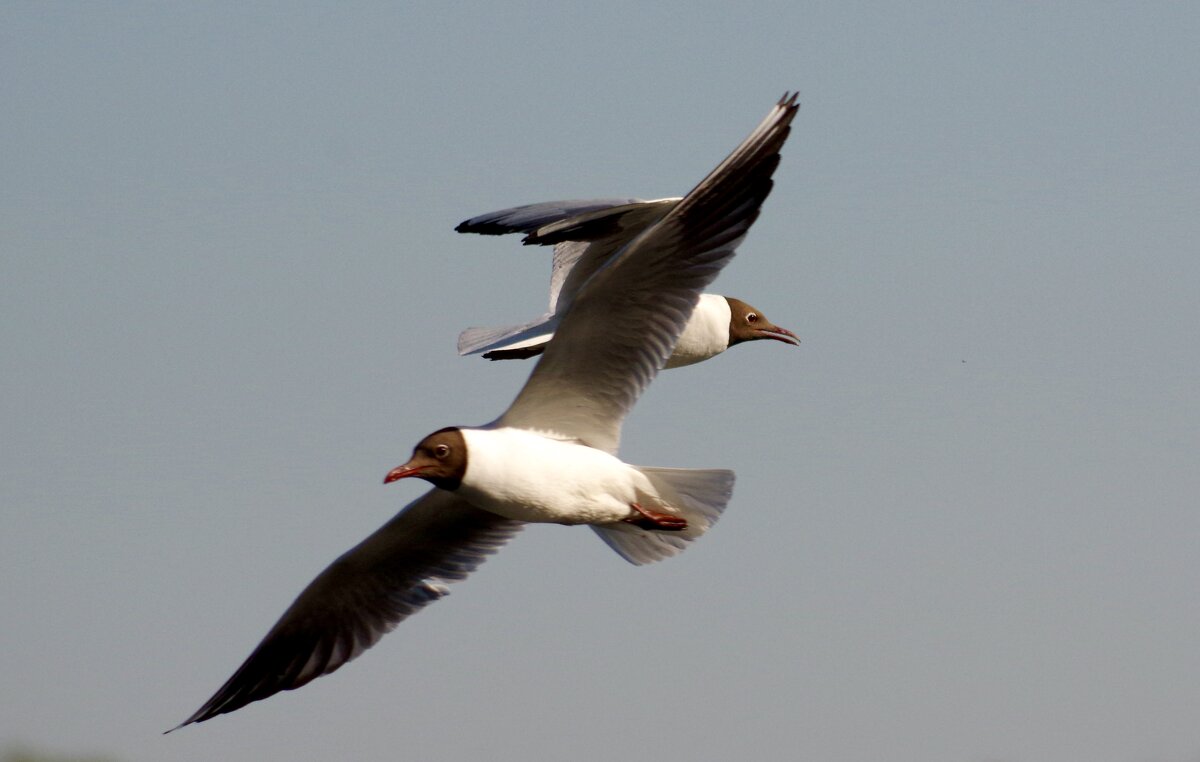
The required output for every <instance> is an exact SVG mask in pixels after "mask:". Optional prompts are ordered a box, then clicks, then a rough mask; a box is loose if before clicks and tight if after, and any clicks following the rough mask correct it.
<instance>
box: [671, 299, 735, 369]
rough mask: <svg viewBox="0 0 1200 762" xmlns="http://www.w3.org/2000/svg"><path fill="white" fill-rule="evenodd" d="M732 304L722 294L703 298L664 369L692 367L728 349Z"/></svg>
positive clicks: (697, 304) (689, 319)
mask: <svg viewBox="0 0 1200 762" xmlns="http://www.w3.org/2000/svg"><path fill="white" fill-rule="evenodd" d="M731 316H732V313H731V312H730V310H729V302H728V301H726V300H725V297H723V296H721V295H720V294H701V295H700V301H699V302H697V303H696V309H695V310H693V311H692V316H691V317H690V318H688V322H687V326H686V327H685V328H684V329H683V333H682V334H681V335H680V337H679V343H677V344H676V345H675V351H673V352H672V353H671V357H670V359H668V360H667V364H666V365H664V366H663V367H665V368H678V367H681V366H684V365H691V364H693V363H698V362H701V361H703V360H707V359H708V358H710V357H715V356H717V355H719V354H721V353H722V352H724V351H725V350H726V349H728V348H729V319H730V317H731Z"/></svg>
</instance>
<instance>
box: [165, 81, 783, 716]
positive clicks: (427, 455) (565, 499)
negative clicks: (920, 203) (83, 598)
mask: <svg viewBox="0 0 1200 762" xmlns="http://www.w3.org/2000/svg"><path fill="white" fill-rule="evenodd" d="M797 109H798V106H797V105H796V96H795V95H785V96H784V97H783V98H782V99H780V101H779V102H778V103H777V104H776V105H775V107H774V108H772V109H771V111H770V113H769V114H768V115H767V117H766V119H764V120H763V122H762V123H761V124H759V125H758V127H756V128H755V129H754V131H753V132H751V133H750V135H749V136H748V137H747V138H746V139H745V140H744V141H742V143H741V144H740V145H739V146H738V147H737V148H736V149H735V150H734V151H733V153H731V154H730V155H729V156H728V157H727V158H726V159H725V160H724V161H722V162H721V163H720V164H719V165H718V166H717V167H716V169H714V170H713V171H712V172H711V173H709V175H708V176H707V177H706V178H704V180H702V181H701V182H700V184H699V185H697V186H696V187H695V188H694V189H693V190H692V191H691V192H690V193H688V194H687V195H686V196H685V197H684V198H683V199H682V200H680V201H679V202H678V203H675V204H673V205H672V206H671V208H670V209H669V210H667V211H666V212H665V213H664V214H663V215H662V217H661V218H660V219H659V220H658V221H656V222H654V223H653V224H651V225H649V226H647V227H645V228H644V229H643V230H642V231H641V232H640V233H638V234H637V235H635V236H634V237H633V238H632V240H630V241H629V242H628V243H626V244H625V245H624V246H623V247H621V249H620V250H619V251H617V252H616V253H615V254H614V255H613V256H611V257H609V258H608V259H607V260H606V261H605V262H604V263H603V265H601V266H600V267H598V268H596V270H595V272H593V273H592V274H591V275H590V277H588V279H587V281H586V282H585V283H583V284H582V285H581V286H580V287H579V289H578V292H577V293H576V294H575V296H574V298H573V300H572V302H571V305H570V309H568V310H567V311H566V313H565V314H564V315H562V318H561V321H560V322H559V323H558V325H557V331H556V334H555V337H554V339H553V340H552V341H550V342H549V343H548V344H547V345H546V348H545V353H544V354H543V356H542V357H541V359H540V360H539V361H538V363H537V365H536V366H535V367H534V369H533V372H532V374H531V375H530V377H529V379H528V381H527V382H526V383H525V386H524V387H523V388H522V389H521V391H520V393H519V394H518V395H517V397H516V399H515V400H514V401H513V403H512V404H511V405H510V406H509V408H508V410H506V411H505V412H504V414H503V415H501V416H500V417H499V418H498V419H496V420H495V421H493V422H492V423H490V424H487V425H484V426H478V427H449V428H445V429H440V430H438V431H436V432H434V433H432V434H430V435H428V436H426V437H425V438H424V439H422V440H421V441H420V442H419V443H418V444H417V446H416V447H415V448H414V450H413V455H412V457H411V458H410V459H409V460H408V462H407V463H405V464H404V465H402V466H399V467H397V468H395V469H393V470H392V471H391V472H389V473H388V475H387V477H386V478H385V482H392V481H397V480H401V479H406V478H412V477H416V478H419V479H424V480H426V481H428V482H430V483H431V484H432V485H433V488H432V489H431V490H430V491H429V492H428V493H426V494H425V495H424V496H423V497H420V498H418V499H417V500H415V501H414V502H412V503H411V504H409V505H408V506H407V507H406V508H404V509H403V510H402V511H401V512H400V513H399V514H397V515H396V516H395V517H394V518H392V519H391V520H390V521H388V522H387V523H386V524H384V526H383V527H382V528H380V529H379V530H377V531H376V532H375V533H374V534H372V535H371V536H369V537H368V538H367V539H365V540H363V541H362V542H361V543H360V544H358V545H357V546H355V547H354V548H351V549H350V550H349V551H347V552H346V553H345V554H343V555H342V556H341V557H340V558H338V559H337V560H336V561H334V562H333V563H332V564H331V565H330V566H329V567H328V568H326V569H325V570H324V571H323V572H321V573H320V574H319V575H318V576H317V578H316V579H314V580H313V581H312V582H311V583H310V584H309V585H308V587H307V588H305V589H304V591H303V592H301V593H300V596H299V597H298V598H297V599H296V600H295V602H294V603H292V605H291V606H290V607H289V608H288V609H287V611H285V612H284V614H283V616H282V617H281V618H280V619H279V621H278V622H276V624H275V626H274V627H272V628H271V630H270V631H269V632H268V633H267V635H266V637H265V638H263V640H262V642H261V643H260V644H259V645H258V647H257V648H255V649H254V651H253V652H252V653H251V654H250V656H249V657H248V658H247V659H246V661H245V662H244V663H243V664H242V666H241V667H239V668H238V670H237V671H236V672H234V674H233V676H232V677H230V678H229V680H228V681H226V683H225V684H224V685H223V686H221V688H220V689H219V690H218V691H217V692H216V694H215V695H213V697H212V698H210V699H209V700H208V701H207V702H205V704H204V705H203V706H201V707H200V708H199V709H198V710H197V711H196V712H195V713H194V714H193V715H192V716H190V717H188V719H187V720H185V721H184V722H183V723H182V724H181V725H180V726H179V727H183V725H188V724H191V723H194V722H202V721H204V720H208V719H211V718H212V717H215V716H217V715H219V714H224V713H226V712H232V711H234V710H236V709H239V708H241V707H243V706H245V705H246V704H249V703H250V702H252V701H258V700H260V699H264V698H267V697H268V696H272V695H274V694H275V693H278V692H279V691H284V690H292V689H294V688H299V687H300V686H302V685H304V684H306V683H308V682H309V681H311V680H313V679H314V678H316V677H319V676H321V675H325V674H328V673H330V672H333V671H334V670H336V669H338V668H339V667H341V666H342V665H343V664H345V663H346V662H348V661H350V660H351V659H353V658H355V657H356V656H358V655H359V654H361V653H362V652H363V651H364V650H366V649H367V648H370V647H371V646H372V645H374V644H375V643H376V642H377V641H378V640H379V638H380V637H382V636H383V635H384V633H386V632H388V631H390V630H391V629H392V628H394V627H395V626H396V625H397V624H398V623H399V622H400V621H401V620H403V619H404V618H405V617H407V616H409V615H410V614H413V613H414V612H416V611H417V610H419V609H420V608H421V607H423V606H425V605H427V604H429V603H431V602H432V601H435V600H437V599H438V598H439V597H441V596H442V595H444V594H445V593H446V585H447V583H450V582H454V581H457V580H461V579H463V578H464V577H466V576H467V575H468V574H469V573H470V572H472V571H474V569H475V568H476V567H478V566H479V564H480V563H482V562H483V560H484V559H485V558H486V557H487V556H488V555H489V554H491V553H493V552H495V551H496V550H497V549H498V548H499V547H500V546H502V545H503V544H504V543H506V542H507V541H508V540H509V539H510V538H511V537H512V536H513V535H514V534H516V533H517V532H518V531H519V530H520V529H521V527H522V526H524V524H525V523H527V522H553V523H559V524H587V525H589V526H590V527H591V528H592V529H594V530H595V531H596V532H597V533H598V534H599V535H600V537H601V538H602V539H604V540H605V542H607V543H608V544H609V545H610V546H611V547H612V548H613V549H614V550H616V551H617V552H618V553H620V554H621V555H622V556H623V557H625V558H626V559H627V560H629V561H631V562H632V563H635V564H642V563H648V562H651V561H657V560H660V559H663V558H666V557H668V556H671V555H674V554H676V553H679V552H680V551H682V550H683V549H684V548H686V547H687V546H688V545H689V543H690V542H691V541H692V540H694V539H696V538H697V537H699V536H700V535H702V534H703V533H704V532H705V531H706V530H707V529H708V528H709V527H710V526H712V524H713V523H714V522H715V521H716V520H717V518H718V516H719V515H720V513H721V511H722V510H723V509H724V507H725V504H726V502H727V501H728V500H729V498H730V496H731V495H732V491H733V473H732V472H731V471H726V470H720V469H703V470H695V469H675V468H649V467H644V466H634V465H630V464H627V463H625V462H624V461H622V460H620V459H619V458H618V457H617V456H616V452H617V446H618V444H619V442H620V438H621V425H622V423H623V421H624V419H625V416H626V415H627V414H628V413H629V411H630V410H631V409H632V407H633V405H634V403H635V402H636V401H637V399H638V397H639V396H640V395H641V393H642V392H643V391H644V390H645V389H646V387H647V385H648V384H649V383H650V382H651V380H652V379H653V378H654V376H655V374H657V372H658V370H659V369H660V368H662V367H663V364H664V363H665V361H666V359H667V358H668V357H669V356H670V355H671V351H672V349H673V348H674V346H675V344H676V341H677V340H678V339H679V337H680V335H681V334H682V333H683V331H684V327H685V326H686V325H687V322H688V318H689V316H690V315H691V314H692V311H693V308H694V307H695V305H696V302H697V300H698V299H699V298H700V295H701V292H702V291H703V290H704V288H705V287H706V286H708V284H709V283H711V282H712V281H713V279H714V278H716V277H717V274H718V273H719V272H720V271H721V268H722V267H724V266H725V265H726V264H727V263H728V262H729V261H730V259H732V258H733V255H734V251H735V249H736V248H737V246H738V244H739V243H741V241H742V239H743V238H744V237H745V235H746V232H747V231H748V230H749V229H750V226H751V224H752V223H753V222H754V220H755V219H756V218H757V217H758V214H759V208H760V206H761V205H762V203H763V200H764V199H765V198H766V197H767V194H768V193H770V191H771V185H772V180H771V175H772V174H773V173H774V171H775V168H776V167H777V166H778V164H779V151H780V148H781V147H782V146H783V143H784V141H785V140H786V139H787V136H788V132H789V131H790V124H791V122H792V119H793V118H794V117H795V114H796V110H797Z"/></svg>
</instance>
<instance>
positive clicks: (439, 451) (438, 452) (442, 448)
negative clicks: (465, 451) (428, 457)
mask: <svg viewBox="0 0 1200 762" xmlns="http://www.w3.org/2000/svg"><path fill="white" fill-rule="evenodd" d="M449 454H450V445H444V444H440V445H438V446H437V447H435V448H433V457H435V458H438V459H441V458H444V457H446V456H447V455H449Z"/></svg>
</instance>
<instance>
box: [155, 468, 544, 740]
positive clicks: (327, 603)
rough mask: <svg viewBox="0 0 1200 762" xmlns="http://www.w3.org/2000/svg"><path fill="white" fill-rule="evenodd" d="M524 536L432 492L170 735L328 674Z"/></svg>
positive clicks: (342, 565) (329, 577) (326, 578)
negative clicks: (517, 536) (185, 727)
mask: <svg viewBox="0 0 1200 762" xmlns="http://www.w3.org/2000/svg"><path fill="white" fill-rule="evenodd" d="M522 526H523V524H522V523H521V522H518V521H510V520H508V519H504V518H501V517H499V516H497V515H495V514H492V513H488V512H487V511H482V510H480V509H478V508H475V507H474V506H472V505H470V504H469V503H467V502H466V501H465V500H462V499H461V498H459V497H456V496H455V495H454V494H453V493H451V492H446V491H444V490H440V489H433V490H430V491H429V492H427V493H426V494H425V495H424V496H422V497H420V498H418V499H417V500H414V501H413V502H412V503H410V504H409V505H408V506H407V507H406V508H404V510H402V511H400V513H398V514H396V516H395V517H393V518H392V519H391V520H390V521H388V523H386V524H384V525H383V526H382V527H380V528H379V529H378V530H376V531H375V533H374V534H372V535H371V536H369V537H367V539H365V540H363V541H362V542H361V543H359V544H358V545H356V546H355V547H353V548H351V549H350V550H349V551H347V552H346V553H345V554H343V555H342V556H341V557H340V558H338V559H337V560H336V561H334V562H333V563H332V564H330V565H329V566H328V567H327V568H326V569H325V571H323V572H321V573H320V574H318V575H317V578H316V579H314V580H313V581H312V582H311V583H309V585H308V587H306V588H305V589H304V592H302V593H300V596H299V597H298V598H296V600H295V602H293V603H292V605H291V606H290V607H288V610H287V611H286V612H284V614H283V616H282V617H280V619H279V621H278V622H276V623H275V626H274V627H272V628H271V630H270V632H268V633H267V636H266V637H265V638H263V640H262V642H261V643H259V644H258V647H257V648H255V649H254V651H253V653H251V654H250V656H249V657H248V658H247V659H246V661H245V663H243V664H242V666H241V667H239V668H238V670H237V671H236V672H234V673H233V677H231V678H229V680H227V681H226V682H225V684H224V685H222V686H221V688H220V690H218V691H217V692H216V694H214V695H213V697H212V698H210V699H209V700H208V701H207V702H205V704H204V706H202V707H200V708H199V709H198V710H196V713H195V714H193V715H192V716H191V717H188V718H187V719H186V720H184V721H183V722H182V723H181V724H180V725H178V726H177V727H176V728H173V730H178V729H179V728H181V727H183V726H184V725H190V724H191V723H193V722H203V721H204V720H207V719H210V718H212V717H216V716H217V715H218V714H224V713H226V712H232V711H234V710H235V709H240V708H241V707H243V706H245V705H246V704H249V703H250V702H252V701H258V700H260V699H265V698H267V697H268V696H273V695H275V694H276V693H278V692H280V691H288V690H292V689H294V688H299V687H300V686H302V685H304V684H306V683H308V682H309V681H311V680H313V679H314V678H317V677H320V676H321V675H327V674H329V673H330V672H333V671H334V670H336V669H337V668H338V667H340V666H342V665H343V664H345V663H346V662H348V661H350V660H351V659H353V658H355V657H356V656H358V655H359V654H361V653H362V652H363V651H365V650H367V649H368V648H370V647H371V646H373V645H375V643H376V642H377V641H378V640H379V639H380V638H381V637H383V635H384V634H385V633H388V632H390V631H391V630H392V629H393V628H394V627H395V626H396V625H397V624H399V623H400V622H401V621H402V620H403V619H404V618H405V617H407V616H409V615H411V614H415V613H416V612H417V611H419V610H420V609H421V608H422V607H423V606H426V605H427V604H430V603H432V602H433V601H436V600H437V599H438V598H441V597H442V596H443V595H445V594H446V593H447V592H448V591H447V590H446V587H445V584H446V583H449V582H455V581H457V580H461V579H465V578H466V576H467V575H468V574H470V573H471V572H472V571H474V570H475V568H476V567H478V566H479V564H481V563H483V561H484V560H485V559H486V558H487V557H488V556H489V555H491V554H492V553H494V552H496V551H497V550H498V549H499V548H500V546H502V545H504V543H506V542H508V540H509V539H510V538H511V537H512V536H513V535H514V534H516V533H517V532H518V531H519V530H520V529H521V527H522ZM168 732H169V731H168Z"/></svg>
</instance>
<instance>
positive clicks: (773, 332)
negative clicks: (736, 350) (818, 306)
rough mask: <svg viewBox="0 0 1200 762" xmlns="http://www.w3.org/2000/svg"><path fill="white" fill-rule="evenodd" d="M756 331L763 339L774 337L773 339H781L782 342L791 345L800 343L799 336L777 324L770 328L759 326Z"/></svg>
mask: <svg viewBox="0 0 1200 762" xmlns="http://www.w3.org/2000/svg"><path fill="white" fill-rule="evenodd" d="M758 333H759V335H760V336H761V337H762V338H764V339H775V341H782V342H783V343H784V344H792V345H793V346H798V345H799V344H800V337H799V336H797V335H796V334H794V333H792V332H791V331H789V330H788V329H786V328H780V327H779V326H777V325H773V326H771V327H770V328H760V329H758Z"/></svg>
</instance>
